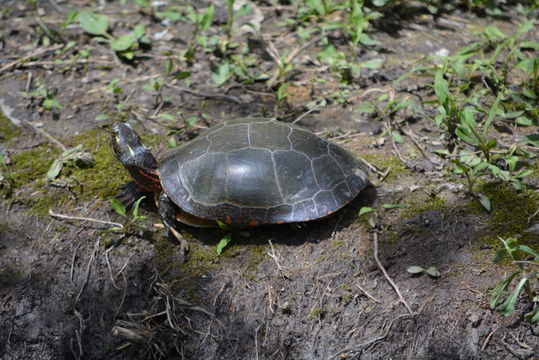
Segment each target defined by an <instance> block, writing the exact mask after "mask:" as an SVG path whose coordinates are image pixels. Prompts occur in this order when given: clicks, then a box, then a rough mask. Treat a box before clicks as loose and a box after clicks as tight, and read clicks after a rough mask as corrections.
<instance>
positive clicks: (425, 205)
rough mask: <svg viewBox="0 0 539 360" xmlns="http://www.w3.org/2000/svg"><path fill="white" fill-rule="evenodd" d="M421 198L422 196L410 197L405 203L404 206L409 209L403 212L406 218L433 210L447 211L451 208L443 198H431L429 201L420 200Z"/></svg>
mask: <svg viewBox="0 0 539 360" xmlns="http://www.w3.org/2000/svg"><path fill="white" fill-rule="evenodd" d="M420 196H421V194H419V195H418V196H409V197H407V198H406V199H405V200H404V201H403V205H405V206H406V207H407V208H406V209H405V210H404V211H403V213H404V214H405V215H406V216H408V217H412V216H415V215H417V214H420V213H423V212H425V211H432V210H438V211H445V210H447V209H448V208H449V207H448V206H447V204H446V203H445V199H444V198H443V197H441V196H438V195H435V196H429V197H428V199H420V198H419V197H420Z"/></svg>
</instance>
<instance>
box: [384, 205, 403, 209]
mask: <svg viewBox="0 0 539 360" xmlns="http://www.w3.org/2000/svg"><path fill="white" fill-rule="evenodd" d="M382 207H383V208H384V209H386V210H391V209H406V206H404V205H400V204H384V205H382Z"/></svg>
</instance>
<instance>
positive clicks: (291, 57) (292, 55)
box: [267, 34, 326, 88]
mask: <svg viewBox="0 0 539 360" xmlns="http://www.w3.org/2000/svg"><path fill="white" fill-rule="evenodd" d="M324 36H326V35H324V34H323V35H319V36H317V37H315V38H313V39H311V40H309V41H307V42H306V43H305V44H303V45H302V46H300V47H299V48H295V49H294V50H292V51H291V52H290V54H288V56H287V57H286V59H284V61H283V62H284V63H285V64H289V63H290V62H291V61H292V60H294V58H295V57H296V56H297V55H298V54H299V53H301V52H303V51H304V50H305V49H307V48H309V47H311V46H312V45H314V44H316V43H317V42H319V41H320V40H321V39H322V38H323V37H324ZM269 44H270V47H273V49H271V50H270V49H268V54H270V55H271V57H272V58H273V60H274V61H275V62H276V63H277V69H275V71H274V72H273V75H272V76H271V78H270V79H269V80H268V82H267V84H268V87H270V88H272V87H273V85H275V82H276V81H277V79H278V78H279V73H280V71H279V66H280V65H281V59H280V58H279V56H278V54H276V50H275V46H273V44H272V43H271V41H269Z"/></svg>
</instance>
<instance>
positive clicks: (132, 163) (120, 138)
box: [111, 123, 161, 192]
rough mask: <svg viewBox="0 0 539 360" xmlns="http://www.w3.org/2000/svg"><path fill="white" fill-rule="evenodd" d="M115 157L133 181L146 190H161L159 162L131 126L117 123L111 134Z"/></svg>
mask: <svg viewBox="0 0 539 360" xmlns="http://www.w3.org/2000/svg"><path fill="white" fill-rule="evenodd" d="M111 143H112V151H113V152H114V156H116V158H117V159H118V160H119V161H120V162H121V163H122V164H123V165H124V166H125V168H126V169H127V170H128V171H129V173H130V174H131V177H133V180H135V182H136V183H137V184H138V185H139V186H140V187H142V188H143V189H145V190H148V191H152V192H158V191H160V190H161V184H160V180H159V175H158V174H157V160H155V157H154V156H153V155H152V153H151V152H150V150H149V149H148V148H147V147H146V146H144V144H143V143H142V140H141V139H140V137H139V136H138V134H137V133H136V132H135V130H133V128H132V127H131V125H129V124H126V123H116V124H114V125H113V126H112V133H111Z"/></svg>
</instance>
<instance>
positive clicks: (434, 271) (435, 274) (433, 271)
mask: <svg viewBox="0 0 539 360" xmlns="http://www.w3.org/2000/svg"><path fill="white" fill-rule="evenodd" d="M425 272H426V273H427V274H429V275H430V276H432V277H436V278H437V277H440V276H442V274H440V272H439V271H438V269H436V268H435V267H434V266H431V267H429V268H428V269H427V270H425Z"/></svg>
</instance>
